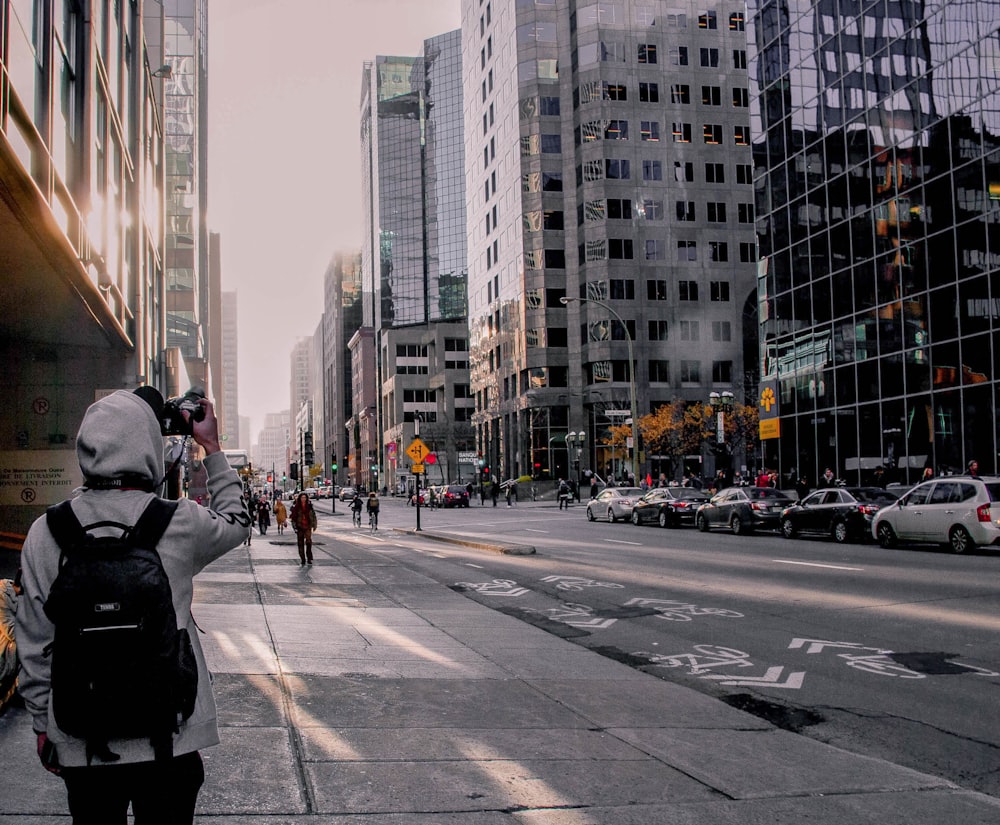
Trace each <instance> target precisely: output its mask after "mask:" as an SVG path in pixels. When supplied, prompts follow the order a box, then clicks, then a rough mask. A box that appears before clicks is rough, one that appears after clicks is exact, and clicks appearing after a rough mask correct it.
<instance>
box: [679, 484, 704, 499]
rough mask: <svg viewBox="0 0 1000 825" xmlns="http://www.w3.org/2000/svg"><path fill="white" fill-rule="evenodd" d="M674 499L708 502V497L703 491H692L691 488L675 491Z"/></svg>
mask: <svg viewBox="0 0 1000 825" xmlns="http://www.w3.org/2000/svg"><path fill="white" fill-rule="evenodd" d="M674 498H696V499H701V500H702V501H707V500H708V496H707V495H705V493H703V492H702V491H701V490H692V489H691V488H690V487H681V489H679V490H675V491H674Z"/></svg>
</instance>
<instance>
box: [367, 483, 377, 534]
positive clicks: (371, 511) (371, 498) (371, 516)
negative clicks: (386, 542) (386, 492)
mask: <svg viewBox="0 0 1000 825" xmlns="http://www.w3.org/2000/svg"><path fill="white" fill-rule="evenodd" d="M379 506H380V504H379V500H378V496H377V495H376V493H375V491H374V490H372V491H371V492H370V493H369V494H368V523H369V524H371V528H372V530H378V510H379Z"/></svg>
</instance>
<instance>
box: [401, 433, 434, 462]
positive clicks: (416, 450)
mask: <svg viewBox="0 0 1000 825" xmlns="http://www.w3.org/2000/svg"><path fill="white" fill-rule="evenodd" d="M428 453H430V448H429V447H428V446H427V445H426V444H424V442H423V441H421V440H420V439H419V438H414V439H413V441H411V442H410V446H409V447H407V448H406V454H407V455H408V456H409V457H410V458H411V459H413V461H414V463H416V464H423V463H424V459H425V458H427V455H428Z"/></svg>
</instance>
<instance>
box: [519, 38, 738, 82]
mask: <svg viewBox="0 0 1000 825" xmlns="http://www.w3.org/2000/svg"><path fill="white" fill-rule="evenodd" d="M519 33H520V32H519ZM552 42H555V41H554V40H553V41H552ZM630 51H631V49H630V47H629V46H628V44H626V43H621V42H614V41H610V40H601V41H599V42H597V43H586V44H582V45H580V46H579V47H578V48H577V49H576V51H574V52H573V61H574V68H575V69H576V70H584V69H586V68H587V67H588V66H596V65H597V64H598V63H628V62H629V53H630ZM658 52H659V50H658V48H657V46H656V44H655V43H640V44H639V45H638V47H637V50H636V52H635V59H636V63H638V64H640V65H652V64H657V63H659V53H658ZM720 54H721V50H720V49H717V48H715V47H706V46H703V47H701V48H699V49H698V65H699V66H701V68H703V69H717V68H719V60H720ZM666 57H667V59H666V63H667V64H668V65H670V66H690V65H691V49H690V48H689V47H688V46H671V47H670V48H669V49H668V50H667V56H666ZM538 62H539V64H541V63H542V61H541V60H539V61H538ZM550 62H551V63H556V61H554V60H551V59H550ZM746 63H747V56H746V50H745V49H733V50H732V64H733V68H734V69H736V70H745V69H746V67H747V66H746ZM549 73H550V74H552V73H554V74H555V77H553V78H552V79H555V78H557V77H558V66H557V65H556V66H554V67H553V68H552V70H551V71H550V72H549ZM539 76H540V73H539Z"/></svg>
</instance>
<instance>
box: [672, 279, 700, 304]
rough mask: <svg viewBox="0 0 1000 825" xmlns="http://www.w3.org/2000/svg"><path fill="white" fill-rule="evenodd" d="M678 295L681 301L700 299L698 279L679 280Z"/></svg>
mask: <svg viewBox="0 0 1000 825" xmlns="http://www.w3.org/2000/svg"><path fill="white" fill-rule="evenodd" d="M677 297H678V299H679V300H681V301H697V300H698V282H697V281H678V282H677Z"/></svg>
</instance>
